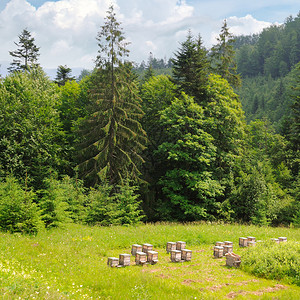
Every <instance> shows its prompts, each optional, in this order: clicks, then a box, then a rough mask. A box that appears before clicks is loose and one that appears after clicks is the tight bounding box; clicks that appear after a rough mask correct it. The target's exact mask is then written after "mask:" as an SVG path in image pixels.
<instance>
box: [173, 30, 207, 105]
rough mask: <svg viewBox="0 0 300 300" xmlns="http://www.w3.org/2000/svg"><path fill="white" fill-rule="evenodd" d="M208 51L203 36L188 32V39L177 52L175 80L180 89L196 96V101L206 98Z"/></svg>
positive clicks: (174, 60) (174, 62) (174, 67)
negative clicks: (194, 35) (195, 36)
mask: <svg viewBox="0 0 300 300" xmlns="http://www.w3.org/2000/svg"><path fill="white" fill-rule="evenodd" d="M206 55H207V51H206V50H205V49H204V47H203V45H202V40H201V37H200V36H198V38H197V39H195V38H194V37H193V36H192V34H191V32H190V31H189V32H188V36H187V38H186V40H185V41H184V42H183V43H182V44H181V48H180V49H179V50H178V51H177V53H176V54H175V58H174V59H173V60H172V63H173V78H174V82H175V83H176V84H177V85H178V86H179V89H180V91H183V92H185V93H186V94H188V95H190V96H194V97H195V100H196V102H198V103H201V102H203V100H204V101H205V99H206V85H207V75H208V61H207V56H206Z"/></svg>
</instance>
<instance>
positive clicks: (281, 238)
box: [278, 237, 287, 243]
mask: <svg viewBox="0 0 300 300" xmlns="http://www.w3.org/2000/svg"><path fill="white" fill-rule="evenodd" d="M278 240H279V243H282V242H287V238H286V237H279V238H278Z"/></svg>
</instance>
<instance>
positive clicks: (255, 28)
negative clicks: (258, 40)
mask: <svg viewBox="0 0 300 300" xmlns="http://www.w3.org/2000/svg"><path fill="white" fill-rule="evenodd" d="M271 25H272V23H271V22H265V21H259V20H256V19H255V18H254V17H253V16H251V15H249V14H248V15H246V16H245V17H240V18H238V17H236V16H232V17H229V18H228V19H227V26H228V28H229V31H230V33H232V34H233V35H251V34H256V33H260V32H262V30H263V29H264V28H267V27H269V26H271ZM275 25H279V23H275ZM221 26H222V24H220V28H221ZM219 33H220V31H219V32H216V31H213V32H212V33H211V38H210V43H211V44H215V43H216V38H217V37H218V36H219Z"/></svg>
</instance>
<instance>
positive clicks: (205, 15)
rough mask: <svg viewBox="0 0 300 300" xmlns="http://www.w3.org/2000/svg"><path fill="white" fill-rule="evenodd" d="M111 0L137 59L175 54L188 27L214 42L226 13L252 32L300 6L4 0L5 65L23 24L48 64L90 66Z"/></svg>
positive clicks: (289, 2) (275, 1) (231, 1)
mask: <svg viewBox="0 0 300 300" xmlns="http://www.w3.org/2000/svg"><path fill="white" fill-rule="evenodd" d="M111 3H113V4H114V6H115V10H116V13H117V18H118V20H119V21H120V22H121V23H122V27H123V30H124V33H125V37H126V38H127V40H128V41H129V42H131V46H130V47H129V50H130V53H131V54H130V58H131V59H132V60H134V61H136V62H141V61H142V60H145V61H146V60H147V58H148V56H149V53H150V52H152V53H153V55H154V56H155V57H157V58H164V57H166V58H169V57H171V56H172V55H173V53H174V52H175V51H176V50H177V49H178V47H179V43H180V42H182V41H183V40H184V39H185V37H186V34H187V31H188V30H189V29H191V31H192V33H193V34H194V35H198V34H200V35H201V36H202V39H203V41H204V44H205V45H206V46H207V47H210V46H211V45H212V44H214V42H215V37H216V36H217V35H218V34H219V32H220V28H221V26H222V22H223V20H224V19H225V18H226V19H227V22H228V25H229V27H230V31H231V32H232V33H234V34H252V33H258V32H260V31H261V30H263V28H265V27H268V26H270V25H271V24H280V23H283V22H284V20H285V19H286V18H287V17H288V16H289V15H292V16H294V17H295V16H296V15H297V13H298V12H299V10H300V5H299V4H300V3H299V0H272V1H271V0H250V1H249V0H248V1H245V0H56V1H54V0H48V1H45V0H0V45H1V47H0V64H2V67H1V69H2V68H3V67H4V66H5V65H6V64H8V63H9V62H10V61H11V57H10V56H9V54H8V51H12V50H15V48H16V46H15V45H14V42H17V41H18V35H19V34H20V33H21V31H22V30H23V29H24V28H27V29H28V30H29V31H30V32H31V33H32V35H33V36H34V37H35V41H36V45H37V46H39V47H40V63H41V65H42V66H43V67H44V68H53V69H56V68H57V67H58V66H59V65H65V64H66V65H68V66H69V67H71V68H75V67H79V68H90V69H91V68H92V67H93V65H94V63H93V60H94V58H95V57H96V55H97V42H96V39H95V37H96V35H97V32H98V31H99V30H100V26H101V25H102V24H103V19H104V17H105V15H106V11H107V8H108V6H109V5H110V4H111ZM1 69H0V71H2V70H1Z"/></svg>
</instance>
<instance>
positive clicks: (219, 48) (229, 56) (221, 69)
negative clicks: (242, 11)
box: [211, 20, 241, 87]
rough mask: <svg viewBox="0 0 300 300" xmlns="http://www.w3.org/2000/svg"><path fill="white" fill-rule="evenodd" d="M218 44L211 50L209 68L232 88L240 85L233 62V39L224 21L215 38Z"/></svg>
mask: <svg viewBox="0 0 300 300" xmlns="http://www.w3.org/2000/svg"><path fill="white" fill-rule="evenodd" d="M217 41H218V43H217V44H216V45H215V46H213V47H212V48H211V68H212V70H213V72H214V73H216V74H219V75H221V76H222V77H223V78H224V79H226V80H227V81H228V82H229V83H230V84H231V85H232V86H235V87H237V86H239V85H240V81H241V80H240V77H239V75H238V74H237V71H236V70H237V66H236V63H235V62H234V53H235V51H234V48H233V43H234V41H235V40H234V38H233V35H232V34H231V33H230V32H229V28H228V27H227V22H226V20H224V24H223V26H222V29H221V33H220V35H219V37H218V38H217Z"/></svg>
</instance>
